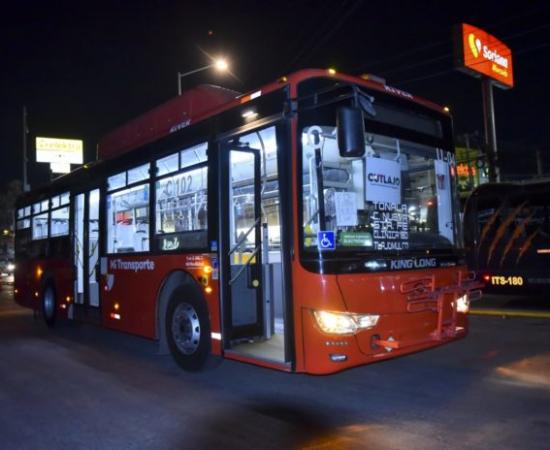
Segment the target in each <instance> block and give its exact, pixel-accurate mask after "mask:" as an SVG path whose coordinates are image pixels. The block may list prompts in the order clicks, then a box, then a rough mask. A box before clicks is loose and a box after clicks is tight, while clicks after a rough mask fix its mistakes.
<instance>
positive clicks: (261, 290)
mask: <svg viewBox="0 0 550 450" xmlns="http://www.w3.org/2000/svg"><path fill="white" fill-rule="evenodd" d="M280 147H281V146H280V145H277V137H276V127H274V126H271V127H268V128H263V129H261V130H256V131H252V132H249V133H248V134H245V135H241V136H238V137H235V138H230V139H227V140H225V141H224V142H222V145H221V148H220V150H221V151H220V152H219V161H218V164H219V166H218V173H219V201H220V204H219V209H218V211H219V217H220V222H219V223H220V244H221V245H220V269H221V280H220V281H221V300H222V302H221V304H222V308H223V310H222V317H223V320H224V322H223V333H224V347H225V349H226V356H228V355H230V354H231V353H238V354H239V355H245V356H248V357H253V358H261V359H263V360H270V361H275V362H278V363H283V364H287V363H288V361H289V359H290V356H289V355H288V354H287V353H288V352H286V349H287V347H288V345H287V340H288V333H286V332H285V330H288V329H289V328H290V327H285V324H286V322H287V320H286V319H287V312H286V311H287V307H289V305H288V304H287V299H288V295H285V294H284V292H285V289H286V288H287V287H286V284H285V279H284V276H283V275H284V270H283V264H284V258H282V256H281V255H282V250H281V249H282V246H281V245H282V244H281V236H282V232H281V229H282V228H281V227H282V222H281V220H280V209H281V207H280V206H281V201H280V189H279V170H278V162H279V161H278V157H279V150H278V149H279V148H280ZM227 350H230V352H229V353H228V352H227Z"/></svg>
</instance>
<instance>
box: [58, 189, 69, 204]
mask: <svg viewBox="0 0 550 450" xmlns="http://www.w3.org/2000/svg"><path fill="white" fill-rule="evenodd" d="M69 198H70V193H69V192H64V193H63V194H61V195H60V196H59V199H60V205H61V206H63V205H68V204H69Z"/></svg>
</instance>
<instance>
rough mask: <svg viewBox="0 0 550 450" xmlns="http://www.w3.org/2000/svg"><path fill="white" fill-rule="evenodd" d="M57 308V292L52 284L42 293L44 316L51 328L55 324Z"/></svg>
mask: <svg viewBox="0 0 550 450" xmlns="http://www.w3.org/2000/svg"><path fill="white" fill-rule="evenodd" d="M56 306H57V305H56V301H55V290H54V288H53V286H52V285H51V284H48V285H46V287H45V288H44V291H43V292H42V316H43V317H44V321H45V322H46V325H48V326H49V327H53V326H54V324H55V312H56Z"/></svg>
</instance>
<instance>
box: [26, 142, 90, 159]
mask: <svg viewBox="0 0 550 450" xmlns="http://www.w3.org/2000/svg"><path fill="white" fill-rule="evenodd" d="M36 162H47V163H54V164H55V163H64V164H82V163H83V143H82V141H81V140H79V139H56V138H46V137H37V138H36Z"/></svg>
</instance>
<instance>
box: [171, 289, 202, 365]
mask: <svg viewBox="0 0 550 450" xmlns="http://www.w3.org/2000/svg"><path fill="white" fill-rule="evenodd" d="M166 334H167V340H168V346H169V347H170V352H171V353H172V356H173V357H174V359H175V361H176V362H177V363H178V364H179V365H180V366H181V367H182V368H183V369H185V370H189V371H197V370H200V369H202V368H203V367H204V365H205V364H206V362H207V359H208V358H209V356H210V324H209V321H208V309H207V306H206V303H205V302H204V301H201V300H197V299H196V298H195V297H193V296H190V295H189V291H188V290H186V289H182V288H179V289H176V290H175V291H174V293H173V294H172V297H171V298H170V302H169V304H168V309H167V312H166Z"/></svg>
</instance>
